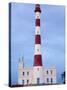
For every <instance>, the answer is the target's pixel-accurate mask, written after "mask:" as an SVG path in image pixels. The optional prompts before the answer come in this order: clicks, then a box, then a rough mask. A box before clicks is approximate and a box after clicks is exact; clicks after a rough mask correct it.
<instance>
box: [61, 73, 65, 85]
mask: <svg viewBox="0 0 67 90" xmlns="http://www.w3.org/2000/svg"><path fill="white" fill-rule="evenodd" d="M61 78H62V80H63V84H65V71H64V72H63V73H62V74H61Z"/></svg>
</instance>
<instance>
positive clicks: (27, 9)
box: [11, 3, 65, 84]
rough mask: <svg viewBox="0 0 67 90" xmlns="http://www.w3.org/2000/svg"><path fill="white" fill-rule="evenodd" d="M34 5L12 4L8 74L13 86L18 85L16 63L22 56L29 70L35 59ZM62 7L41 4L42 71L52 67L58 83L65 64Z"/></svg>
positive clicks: (63, 15)
mask: <svg viewBox="0 0 67 90" xmlns="http://www.w3.org/2000/svg"><path fill="white" fill-rule="evenodd" d="M34 9H35V5H34V4H24V3H12V11H11V75H12V84H16V83H17V75H18V61H19V58H22V56H23V57H24V63H25V67H26V68H27V67H32V66H33V60H34V39H35V13H34ZM64 9H65V7H64V6H57V5H41V10H42V13H41V40H42V41H41V42H42V45H41V51H42V61H43V66H44V67H45V68H50V67H52V66H55V67H56V69H57V81H58V82H61V76H60V74H61V73H62V72H63V71H64V64H65V59H64V58H65V57H64V55H65V49H64V39H65V23H64V22H65V21H64V17H65V14H64V13H65V11H64Z"/></svg>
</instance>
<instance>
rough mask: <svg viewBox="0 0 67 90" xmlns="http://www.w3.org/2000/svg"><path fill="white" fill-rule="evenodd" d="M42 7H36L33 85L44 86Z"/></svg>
mask: <svg viewBox="0 0 67 90" xmlns="http://www.w3.org/2000/svg"><path fill="white" fill-rule="evenodd" d="M40 13H41V9H40V5H39V4H36V5H35V26H36V30H35V50H34V64H33V84H37V85H38V84H43V83H44V79H43V66H42V55H41V35H40Z"/></svg>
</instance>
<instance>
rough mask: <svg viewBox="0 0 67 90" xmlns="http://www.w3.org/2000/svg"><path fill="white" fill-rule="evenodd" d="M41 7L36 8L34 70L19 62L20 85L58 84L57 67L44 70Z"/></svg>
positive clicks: (21, 61)
mask: <svg viewBox="0 0 67 90" xmlns="http://www.w3.org/2000/svg"><path fill="white" fill-rule="evenodd" d="M40 13H41V9H40V5H39V4H36V6H35V26H36V30H35V49H34V64H33V67H32V68H24V61H23V60H22V59H20V60H19V65H18V85H43V84H56V69H55V67H51V68H48V69H46V68H44V67H43V64H42V55H41V34H40Z"/></svg>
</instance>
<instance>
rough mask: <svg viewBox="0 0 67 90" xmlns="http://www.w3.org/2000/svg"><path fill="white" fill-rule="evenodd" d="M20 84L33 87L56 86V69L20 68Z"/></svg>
mask: <svg viewBox="0 0 67 90" xmlns="http://www.w3.org/2000/svg"><path fill="white" fill-rule="evenodd" d="M19 73H20V74H18V84H20V85H21V84H22V85H31V84H37V79H39V84H56V82H57V81H56V69H55V68H54V67H52V68H48V69H43V68H42V67H41V66H38V67H33V68H29V69H24V68H23V69H21V68H19Z"/></svg>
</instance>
